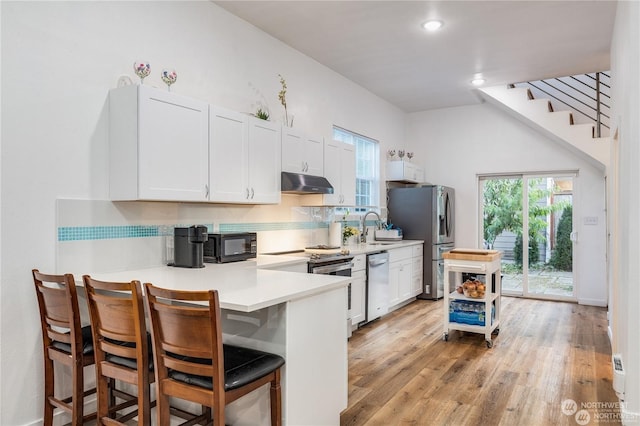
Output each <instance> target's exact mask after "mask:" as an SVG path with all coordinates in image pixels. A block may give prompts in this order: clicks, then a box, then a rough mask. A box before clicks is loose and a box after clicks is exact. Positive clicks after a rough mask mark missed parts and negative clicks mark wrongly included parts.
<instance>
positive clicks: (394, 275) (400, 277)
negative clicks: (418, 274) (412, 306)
mask: <svg viewBox="0 0 640 426" xmlns="http://www.w3.org/2000/svg"><path fill="white" fill-rule="evenodd" d="M412 257H413V248H412V247H403V248H398V249H392V250H389V306H394V305H397V304H398V303H401V302H404V301H405V300H407V299H410V298H411V297H412V296H414V294H413V291H412V289H413V287H412V276H413V275H412V266H413V259H412Z"/></svg>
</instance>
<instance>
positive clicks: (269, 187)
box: [209, 106, 281, 204]
mask: <svg viewBox="0 0 640 426" xmlns="http://www.w3.org/2000/svg"><path fill="white" fill-rule="evenodd" d="M209 123H210V131H209V133H210V138H211V140H210V149H209V156H210V160H209V161H210V164H211V170H210V172H209V178H210V181H209V187H210V189H211V194H210V196H209V198H210V200H211V201H215V202H225V203H247V204H277V203H279V202H280V152H281V151H280V125H279V124H276V123H273V122H269V121H265V120H260V119H258V118H255V117H250V116H247V115H246V114H242V113H239V112H235V111H230V110H227V109H224V108H220V107H214V106H212V107H211V108H210V117H209Z"/></svg>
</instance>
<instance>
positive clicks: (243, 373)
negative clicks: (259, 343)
mask: <svg viewBox="0 0 640 426" xmlns="http://www.w3.org/2000/svg"><path fill="white" fill-rule="evenodd" d="M223 350H224V390H225V391H229V390H233V389H236V388H239V387H242V386H244V385H246V384H248V383H251V382H253V381H255V380H257V379H259V378H261V377H264V376H266V375H267V374H269V373H271V372H273V371H275V370H276V369H278V368H280V367H282V366H283V365H284V358H282V357H281V356H279V355H274V354H270V353H268V352H262V351H258V350H255V349H248V348H242V347H239V346H232V345H224V346H223ZM176 357H177V358H180V359H183V360H185V361H190V362H197V363H198V364H206V365H211V360H210V359H201V358H190V357H181V356H176ZM169 377H171V378H172V379H174V380H178V381H180V382H183V383H187V384H190V385H196V386H200V387H203V388H206V389H213V381H212V380H211V377H204V376H196V375H192V374H186V373H182V372H179V371H174V370H170V371H169Z"/></svg>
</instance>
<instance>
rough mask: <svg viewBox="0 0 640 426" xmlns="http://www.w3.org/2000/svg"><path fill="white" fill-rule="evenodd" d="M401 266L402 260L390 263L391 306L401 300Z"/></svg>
mask: <svg viewBox="0 0 640 426" xmlns="http://www.w3.org/2000/svg"><path fill="white" fill-rule="evenodd" d="M400 266H401V262H391V263H390V264H389V306H393V305H396V304H397V303H398V302H400V293H399V286H400Z"/></svg>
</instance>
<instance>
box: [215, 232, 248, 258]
mask: <svg viewBox="0 0 640 426" xmlns="http://www.w3.org/2000/svg"><path fill="white" fill-rule="evenodd" d="M257 254H258V242H257V236H256V233H255V232H237V233H224V234H223V233H220V234H209V239H208V240H207V241H205V243H204V261H205V262H207V263H227V262H237V261H239V260H247V259H252V258H255V257H256V255H257Z"/></svg>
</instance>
